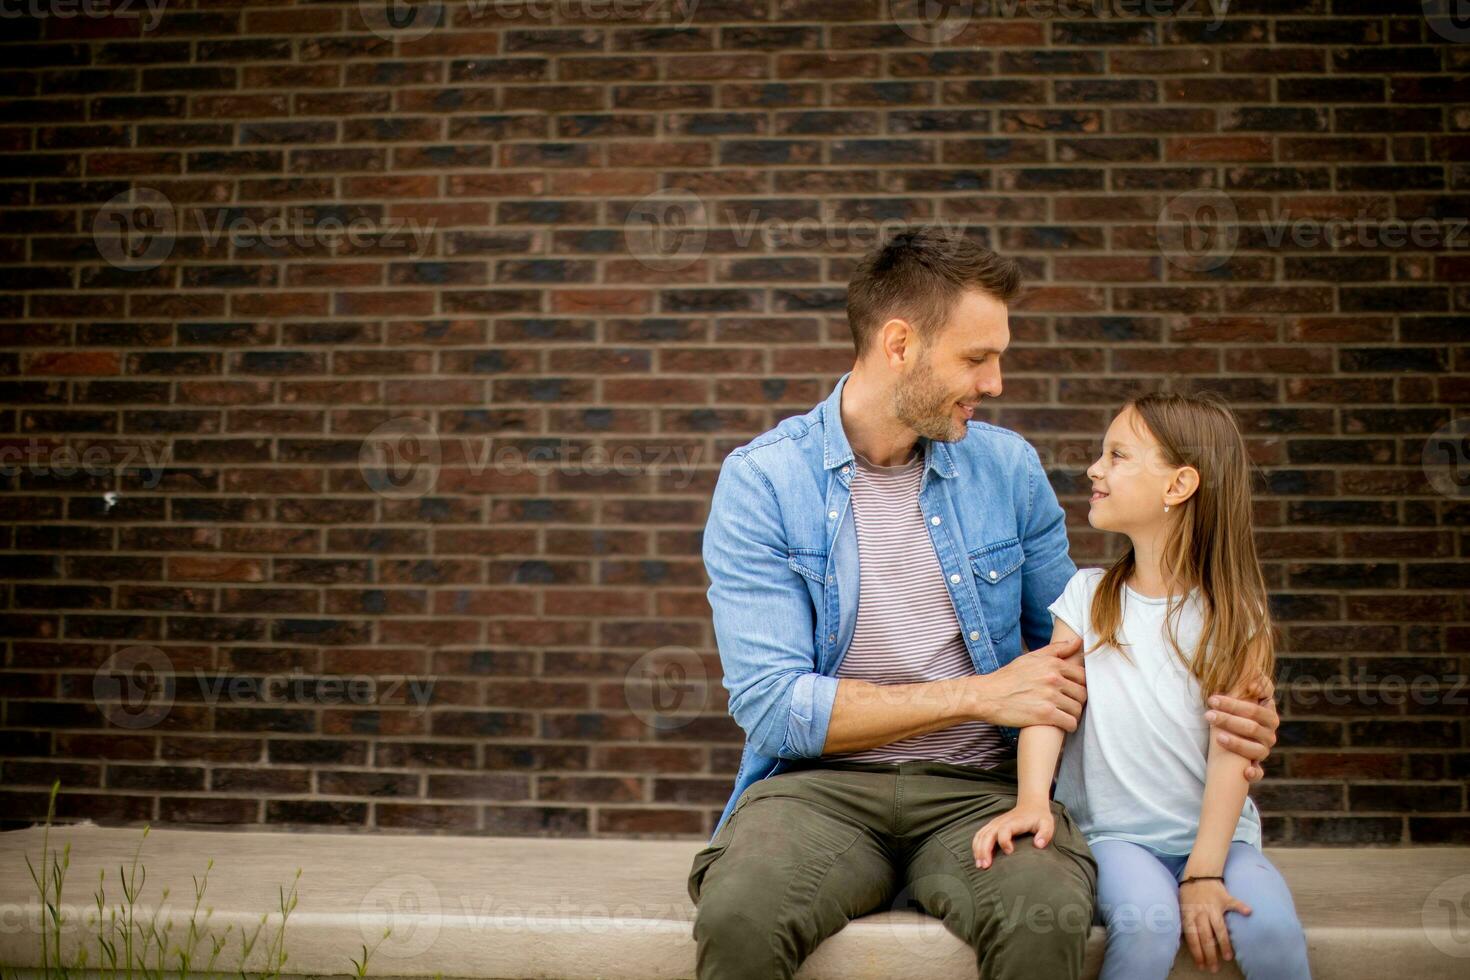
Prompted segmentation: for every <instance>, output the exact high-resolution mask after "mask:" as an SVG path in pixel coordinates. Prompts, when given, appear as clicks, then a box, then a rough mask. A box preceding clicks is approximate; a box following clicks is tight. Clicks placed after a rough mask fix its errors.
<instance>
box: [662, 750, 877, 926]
mask: <svg viewBox="0 0 1470 980" xmlns="http://www.w3.org/2000/svg"><path fill="white" fill-rule="evenodd" d="M892 787H893V782H892V777H891V776H884V775H882V774H877V773H835V772H830V771H824V770H820V769H803V770H795V771H791V772H786V773H781V774H779V775H777V776H772V777H768V778H766V779H762V780H760V781H758V782H756V783H754V784H752V785H751V786H750V787H749V788H748V789H746V791H745V792H744V793H743V794H741V797H740V799H739V800H737V801H736V804H735V809H734V811H732V812H731V814H730V816H729V818H728V819H727V820H726V821H725V824H724V826H723V827H721V828H720V832H719V833H718V834H717V835H716V836H715V838H714V840H712V841H711V842H710V843H709V845H708V846H706V847H705V848H704V849H703V850H701V851H700V852H699V853H698V854H696V855H695V858H694V864H693V866H692V868H691V869H690V874H689V883H688V890H689V897H690V898H691V899H692V900H693V901H694V902H695V903H696V904H698V905H700V906H701V907H703V906H704V905H705V904H706V903H707V902H712V901H717V902H719V903H720V904H722V905H735V906H738V907H740V908H742V909H745V910H747V911H745V912H744V913H743V914H745V915H748V916H752V917H767V918H769V919H771V920H772V924H773V925H774V924H777V920H779V919H782V918H788V919H789V918H792V917H798V916H808V917H814V918H815V919H816V920H817V923H816V924H817V925H818V926H819V927H820V928H821V929H826V927H828V926H831V927H832V928H831V931H835V930H836V929H837V928H841V925H842V924H845V922H846V921H847V920H848V919H851V918H854V917H856V916H858V915H862V914H864V913H866V912H868V911H871V910H872V909H874V908H876V907H878V906H880V905H882V904H883V903H884V902H886V901H887V900H888V899H889V898H890V897H891V896H892V895H893V893H894V892H895V891H896V889H897V887H898V886H897V879H898V870H897V867H896V863H895V860H894V858H895V854H894V851H893V848H892V841H891V838H890V837H889V835H888V833H887V829H888V828H887V824H886V821H885V820H883V819H878V818H879V816H880V815H881V816H883V817H886V815H888V814H889V813H891V810H892V801H893V797H892V792H893V790H892ZM838 918H840V919H841V921H840V922H838V921H837V919H838ZM834 923H835V924H834Z"/></svg>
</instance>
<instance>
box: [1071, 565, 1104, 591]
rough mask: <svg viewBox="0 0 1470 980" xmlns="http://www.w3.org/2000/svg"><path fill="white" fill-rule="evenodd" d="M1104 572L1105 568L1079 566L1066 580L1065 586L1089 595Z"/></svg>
mask: <svg viewBox="0 0 1470 980" xmlns="http://www.w3.org/2000/svg"><path fill="white" fill-rule="evenodd" d="M1106 573H1107V569H1106V568H1079V569H1077V571H1076V572H1075V573H1074V574H1073V575H1072V578H1071V579H1070V580H1069V581H1068V582H1067V588H1068V589H1072V590H1075V591H1077V592H1082V593H1085V594H1087V595H1091V594H1092V591H1093V590H1094V589H1096V588H1097V583H1099V582H1101V581H1102V577H1103V575H1105V574H1106Z"/></svg>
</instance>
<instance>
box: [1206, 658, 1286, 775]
mask: <svg viewBox="0 0 1470 980" xmlns="http://www.w3.org/2000/svg"><path fill="white" fill-rule="evenodd" d="M1275 693H1276V685H1275V684H1273V683H1272V682H1271V679H1270V678H1269V677H1257V678H1255V679H1254V680H1252V681H1250V682H1248V683H1247V684H1246V685H1245V686H1244V687H1243V688H1240V689H1239V690H1236V691H1232V692H1231V694H1230V695H1225V694H1216V695H1213V696H1212V697H1211V698H1210V701H1209V704H1210V708H1211V709H1212V710H1210V711H1206V712H1205V720H1206V721H1208V722H1209V723H1210V736H1211V737H1212V738H1214V739H1215V740H1216V741H1218V742H1219V743H1220V744H1221V745H1223V746H1224V747H1225V748H1227V749H1229V750H1230V751H1231V752H1234V753H1235V754H1237V755H1240V756H1243V757H1244V758H1246V759H1247V760H1249V762H1250V764H1249V765H1248V766H1246V768H1245V778H1246V780H1247V781H1249V782H1252V783H1254V782H1259V781H1260V780H1261V779H1262V778H1264V777H1265V775H1266V772H1265V770H1264V769H1263V768H1261V765H1260V764H1261V763H1262V762H1264V761H1265V760H1266V756H1268V755H1270V754H1271V746H1273V745H1275V744H1276V729H1277V728H1278V727H1280V725H1281V716H1280V715H1279V714H1277V713H1276V700H1275ZM1231 695H1234V696H1231Z"/></svg>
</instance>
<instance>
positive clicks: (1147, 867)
mask: <svg viewBox="0 0 1470 980" xmlns="http://www.w3.org/2000/svg"><path fill="white" fill-rule="evenodd" d="M1091 849H1092V856H1093V857H1094V858H1096V859H1097V903H1098V904H1097V911H1098V918H1099V919H1100V920H1101V922H1102V924H1103V925H1104V926H1106V927H1107V932H1108V942H1107V952H1106V953H1105V954H1104V957H1103V965H1102V973H1101V974H1100V976H1099V980H1164V978H1165V977H1167V976H1168V975H1169V971H1170V969H1172V968H1173V966H1174V957H1175V955H1176V954H1177V953H1178V952H1179V944H1180V941H1181V938H1182V937H1181V935H1180V929H1181V925H1180V919H1179V874H1180V872H1182V871H1183V870H1184V865H1185V862H1187V861H1188V860H1189V859H1188V857H1187V856H1186V855H1174V854H1160V853H1159V852H1157V851H1155V850H1153V849H1151V848H1147V847H1144V846H1143V845H1141V844H1134V843H1131V842H1129V841H1122V840H1100V841H1097V842H1096V843H1094V844H1093V845H1092V846H1091ZM1225 888H1226V890H1227V891H1229V892H1230V894H1231V895H1233V896H1235V897H1236V898H1238V899H1240V900H1241V901H1242V902H1244V903H1245V904H1246V905H1248V906H1249V907H1250V910H1251V914H1250V915H1241V914H1240V913H1239V912H1226V913H1225V927H1226V928H1227V929H1228V930H1229V931H1230V945H1231V946H1232V947H1233V948H1234V950H1235V959H1236V962H1237V963H1239V965H1240V969H1241V972H1243V973H1244V974H1245V975H1246V977H1247V978H1249V980H1310V977H1311V975H1312V974H1311V971H1310V969H1309V968H1308V966H1307V940H1306V936H1305V935H1303V933H1302V926H1301V923H1300V922H1299V921H1298V920H1297V917H1296V906H1295V904H1293V902H1292V900H1291V890H1290V889H1289V888H1287V886H1286V881H1285V880H1284V879H1283V878H1282V877H1281V872H1279V871H1277V870H1276V868H1275V866H1273V865H1272V864H1271V862H1270V861H1269V860H1267V859H1266V856H1265V855H1264V854H1262V853H1261V852H1260V851H1259V850H1257V849H1256V848H1254V847H1252V846H1251V845H1250V844H1247V843H1245V842H1244V841H1235V842H1233V843H1232V844H1231V845H1230V853H1229V854H1228V855H1227V856H1226V858H1225Z"/></svg>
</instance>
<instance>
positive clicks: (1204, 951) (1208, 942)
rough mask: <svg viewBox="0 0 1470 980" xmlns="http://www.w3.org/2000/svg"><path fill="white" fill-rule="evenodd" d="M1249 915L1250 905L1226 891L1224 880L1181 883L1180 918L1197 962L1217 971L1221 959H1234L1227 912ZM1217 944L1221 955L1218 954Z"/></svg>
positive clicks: (1186, 939)
mask: <svg viewBox="0 0 1470 980" xmlns="http://www.w3.org/2000/svg"><path fill="white" fill-rule="evenodd" d="M1226 912H1239V913H1240V914H1241V915H1250V914H1251V910H1250V907H1249V906H1248V905H1246V904H1245V903H1244V902H1242V901H1241V900H1240V899H1238V898H1236V897H1235V896H1234V895H1231V894H1230V893H1229V892H1228V891H1226V890H1225V883H1224V882H1223V881H1191V882H1188V883H1187V884H1183V885H1180V886H1179V918H1180V925H1181V927H1182V931H1183V933H1184V941H1185V942H1186V943H1187V944H1188V945H1189V955H1191V956H1193V957H1194V965H1195V966H1199V967H1205V968H1207V969H1208V970H1209V971H1210V972H1211V973H1218V972H1219V970H1220V960H1221V959H1225V960H1232V959H1234V958H1235V951H1234V950H1233V949H1231V948H1230V931H1229V930H1228V929H1226V928H1225V913H1226ZM1216 947H1218V948H1219V955H1218V957H1217V956H1216Z"/></svg>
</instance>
